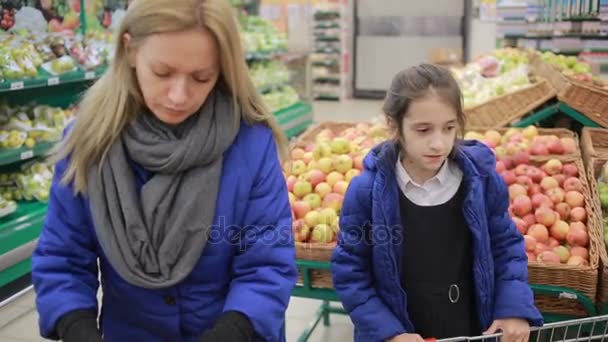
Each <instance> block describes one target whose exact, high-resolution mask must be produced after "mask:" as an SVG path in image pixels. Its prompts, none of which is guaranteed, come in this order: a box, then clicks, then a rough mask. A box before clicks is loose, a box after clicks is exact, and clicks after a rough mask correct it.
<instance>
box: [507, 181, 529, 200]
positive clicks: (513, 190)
mask: <svg viewBox="0 0 608 342" xmlns="http://www.w3.org/2000/svg"><path fill="white" fill-rule="evenodd" d="M527 193H528V190H526V188H525V187H524V186H523V185H521V184H513V185H511V186H509V198H510V199H514V198H515V197H517V196H520V195H526V194H527Z"/></svg>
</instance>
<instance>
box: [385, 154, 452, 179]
mask: <svg viewBox="0 0 608 342" xmlns="http://www.w3.org/2000/svg"><path fill="white" fill-rule="evenodd" d="M396 167H397V176H398V178H400V180H401V181H402V182H403V185H406V186H407V185H409V184H411V185H415V186H417V187H424V186H425V185H428V184H431V183H433V182H438V183H439V185H445V184H446V183H447V181H448V179H449V177H450V173H451V169H450V160H449V159H446V160H445V161H444V162H443V165H442V166H441V168H440V169H439V172H437V174H436V175H435V176H434V177H433V178H431V179H429V180H427V181H426V182H425V183H424V184H418V183H416V182H415V181H414V180H413V179H412V177H411V176H410V175H409V173H407V170H405V168H404V167H403V164H401V153H400V154H399V158H397V165H396Z"/></svg>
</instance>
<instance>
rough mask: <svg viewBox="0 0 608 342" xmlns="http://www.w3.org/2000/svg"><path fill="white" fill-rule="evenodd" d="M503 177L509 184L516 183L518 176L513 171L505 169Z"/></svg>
mask: <svg viewBox="0 0 608 342" xmlns="http://www.w3.org/2000/svg"><path fill="white" fill-rule="evenodd" d="M501 176H502V179H504V181H505V183H506V184H507V186H509V185H512V184H514V183H515V182H516V181H517V176H516V175H515V172H513V171H505V172H503V173H501Z"/></svg>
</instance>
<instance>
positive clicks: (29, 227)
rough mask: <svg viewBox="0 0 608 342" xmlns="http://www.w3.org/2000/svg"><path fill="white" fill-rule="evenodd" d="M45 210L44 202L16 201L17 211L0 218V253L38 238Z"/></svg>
mask: <svg viewBox="0 0 608 342" xmlns="http://www.w3.org/2000/svg"><path fill="white" fill-rule="evenodd" d="M46 211H47V204H46V203H41V202H25V201H24V202H17V211H15V212H14V213H13V214H11V215H7V216H5V217H3V218H0V255H2V254H4V253H7V252H9V251H11V250H13V249H15V248H17V247H19V246H21V245H23V244H25V243H28V242H30V241H32V240H34V239H36V238H38V236H39V235H40V231H41V229H42V224H43V222H44V217H45V215H46Z"/></svg>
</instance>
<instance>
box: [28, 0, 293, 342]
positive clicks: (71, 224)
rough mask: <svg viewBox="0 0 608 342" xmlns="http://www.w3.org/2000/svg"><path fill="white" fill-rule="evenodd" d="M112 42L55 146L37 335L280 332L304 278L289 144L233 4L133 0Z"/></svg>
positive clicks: (261, 337)
mask: <svg viewBox="0 0 608 342" xmlns="http://www.w3.org/2000/svg"><path fill="white" fill-rule="evenodd" d="M116 44H117V46H116V55H115V57H114V60H113V61H112V64H111V65H110V68H109V69H108V71H107V72H106V73H105V74H104V75H103V77H102V78H101V79H100V80H99V81H97V82H96V83H95V85H93V87H92V88H91V89H90V90H89V91H88V92H87V94H86V95H85V97H84V98H83V100H82V102H81V105H80V107H79V110H78V116H77V118H76V121H75V123H74V125H73V126H72V127H71V129H70V130H69V133H68V134H67V137H66V139H65V140H64V141H63V143H62V144H61V145H60V148H59V153H58V154H57V155H56V156H55V159H58V160H59V162H58V163H57V165H56V168H55V171H56V172H55V179H54V181H53V185H52V188H51V196H50V200H49V210H48V214H47V217H46V221H45V224H44V228H43V230H42V234H41V236H40V240H39V242H38V246H37V248H36V251H35V253H34V255H33V258H32V279H33V283H34V288H35V290H36V295H37V298H36V304H37V309H38V313H39V316H40V320H39V324H40V332H41V334H42V336H43V337H45V338H48V339H61V340H63V341H64V342H83V341H87V342H93V341H101V340H102V338H103V341H105V342H125V341H133V342H137V341H146V342H167V341H175V342H199V341H202V342H251V341H253V342H255V341H273V342H281V341H285V331H284V329H283V327H284V319H285V310H286V308H287V304H288V302H289V298H290V294H291V289H292V288H293V287H294V286H295V283H296V280H297V270H296V264H295V249H294V245H293V239H292V235H291V210H290V207H289V199H288V196H287V195H288V192H287V186H286V184H285V182H284V180H283V177H282V176H281V167H280V163H279V158H278V153H277V152H279V151H284V150H285V148H286V140H285V138H284V136H283V135H282V133H281V131H280V129H279V128H278V126H277V124H276V121H275V120H274V118H273V116H272V114H271V113H269V112H268V111H267V110H266V109H265V107H264V105H263V103H262V99H261V98H260V96H259V95H258V94H257V93H256V91H255V87H254V85H253V82H252V81H251V78H250V77H249V73H248V70H247V64H246V63H245V56H244V53H243V50H242V47H241V39H240V37H239V35H238V26H237V23H236V20H235V18H234V12H233V8H232V7H231V6H230V3H229V2H228V1H226V0H135V1H134V2H133V3H132V4H131V5H130V6H129V9H128V10H127V13H126V16H125V18H124V19H123V21H122V23H121V27H120V30H119V33H118V35H117V43H116ZM99 274H101V283H102V287H103V299H102V310H101V317H100V318H99V326H98V307H99V304H98V301H97V292H98V287H99V281H98V279H99Z"/></svg>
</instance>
